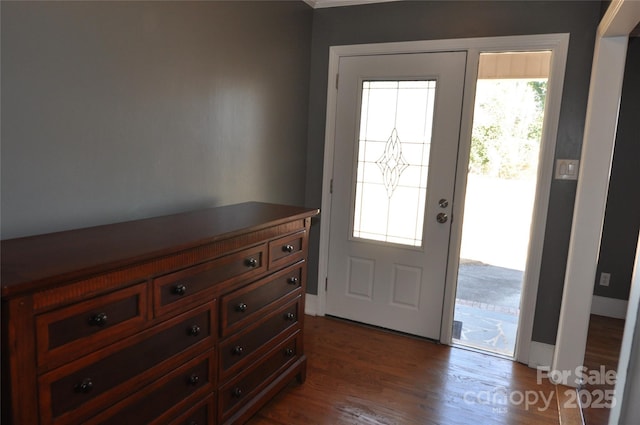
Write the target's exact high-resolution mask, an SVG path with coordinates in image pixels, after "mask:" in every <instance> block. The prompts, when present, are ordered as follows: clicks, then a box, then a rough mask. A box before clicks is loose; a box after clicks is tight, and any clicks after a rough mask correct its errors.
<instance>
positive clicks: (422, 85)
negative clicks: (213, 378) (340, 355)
mask: <svg viewBox="0 0 640 425" xmlns="http://www.w3.org/2000/svg"><path fill="white" fill-rule="evenodd" d="M465 64H466V53H465V52H446V53H420V54H397V55H376V56H352V57H342V58H340V63H339V87H338V92H337V111H336V121H335V122H336V127H335V128H336V131H335V139H336V140H335V150H334V159H333V161H334V163H333V181H332V187H333V192H332V193H333V194H332V202H331V211H330V214H331V218H330V220H331V228H330V231H329V238H330V239H329V270H328V281H327V293H326V297H327V298H326V313H327V314H330V315H333V316H338V317H342V318H346V319H350V320H355V321H358V322H363V323H368V324H372V325H376V326H381V327H385V328H389V329H394V330H398V331H401V332H406V333H410V334H414V335H419V336H423V337H427V338H432V339H439V338H440V324H441V319H442V306H443V297H444V287H445V277H446V276H445V275H446V269H447V255H448V248H449V233H450V223H451V211H452V205H451V203H452V199H453V190H454V179H455V174H456V158H457V152H458V140H459V130H460V115H461V110H462V94H463V88H464V75H465Z"/></svg>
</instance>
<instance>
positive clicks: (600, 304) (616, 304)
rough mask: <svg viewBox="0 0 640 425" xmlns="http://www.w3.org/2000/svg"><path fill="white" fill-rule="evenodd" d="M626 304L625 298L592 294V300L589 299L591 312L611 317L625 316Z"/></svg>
mask: <svg viewBox="0 0 640 425" xmlns="http://www.w3.org/2000/svg"><path fill="white" fill-rule="evenodd" d="M627 304H628V301H626V300H619V299H617V298H607V297H600V296H598V295H594V296H593V301H591V314H597V315H598V316H605V317H612V318H614V319H624V318H625V317H627Z"/></svg>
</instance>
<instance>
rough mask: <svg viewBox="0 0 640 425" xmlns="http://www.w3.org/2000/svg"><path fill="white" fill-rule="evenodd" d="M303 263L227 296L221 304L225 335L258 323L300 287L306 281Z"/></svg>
mask: <svg viewBox="0 0 640 425" xmlns="http://www.w3.org/2000/svg"><path fill="white" fill-rule="evenodd" d="M304 266H305V264H304V262H303V261H301V262H299V263H298V264H296V265H295V266H293V267H290V268H288V269H285V270H282V271H280V272H278V273H275V274H273V275H271V276H269V277H267V278H265V279H262V280H259V281H257V282H254V283H251V284H250V285H247V286H245V287H243V288H240V289H238V290H236V291H233V292H231V293H230V294H228V295H224V296H223V297H222V299H221V302H220V310H221V314H222V321H221V323H220V325H221V329H222V336H227V335H231V334H232V333H233V332H234V331H236V330H238V329H239V328H241V327H242V326H245V325H246V324H247V323H248V322H249V321H252V320H255V317H256V315H257V314H258V313H260V312H264V311H265V310H266V308H267V307H268V306H269V305H270V304H272V303H273V302H275V301H277V300H280V299H282V298H283V297H285V296H286V295H288V294H290V293H293V292H295V291H296V290H298V292H300V291H301V290H299V288H301V285H302V281H303V268H304Z"/></svg>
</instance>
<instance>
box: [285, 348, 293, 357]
mask: <svg viewBox="0 0 640 425" xmlns="http://www.w3.org/2000/svg"><path fill="white" fill-rule="evenodd" d="M294 354H295V351H293V348H287V349H286V350H284V355H285V356H287V357H291V356H293V355H294Z"/></svg>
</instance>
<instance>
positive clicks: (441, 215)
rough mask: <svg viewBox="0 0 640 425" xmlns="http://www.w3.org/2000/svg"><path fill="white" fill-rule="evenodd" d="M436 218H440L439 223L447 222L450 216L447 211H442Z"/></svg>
mask: <svg viewBox="0 0 640 425" xmlns="http://www.w3.org/2000/svg"><path fill="white" fill-rule="evenodd" d="M436 220H438V223H446V222H447V220H449V216H448V215H447V214H445V213H440V214H438V215H437V216H436Z"/></svg>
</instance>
